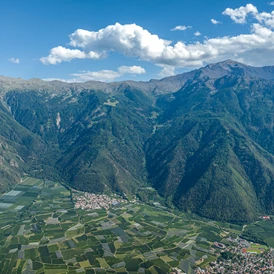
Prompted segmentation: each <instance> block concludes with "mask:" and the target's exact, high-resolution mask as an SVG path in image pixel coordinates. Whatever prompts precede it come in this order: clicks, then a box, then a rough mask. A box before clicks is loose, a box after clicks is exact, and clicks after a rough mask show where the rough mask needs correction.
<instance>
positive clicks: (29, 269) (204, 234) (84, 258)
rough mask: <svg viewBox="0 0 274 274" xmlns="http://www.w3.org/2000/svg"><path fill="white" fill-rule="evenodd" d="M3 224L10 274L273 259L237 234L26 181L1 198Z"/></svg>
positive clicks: (0, 252)
mask: <svg viewBox="0 0 274 274" xmlns="http://www.w3.org/2000/svg"><path fill="white" fill-rule="evenodd" d="M100 203H101V204H100ZM0 224H1V230H0V245H1V246H0V273H5V274H6V273H7V274H8V273H11V274H15V273H25V274H32V273H33V274H34V273H40V274H42V273H45V274H47V273H50V274H54V273H69V274H72V273H145V274H146V273H152V274H157V273H160V274H161V273H172V272H173V273H195V272H196V273H199V272H198V271H201V272H200V273H203V271H204V269H206V268H208V267H209V264H210V263H212V262H216V260H217V258H218V257H219V256H220V254H223V253H224V252H229V253H231V254H236V255H238V254H240V253H241V254H242V253H243V250H242V249H243V248H245V252H244V253H245V254H248V253H249V255H246V258H250V256H254V258H255V257H256V258H257V257H258V258H263V259H264V257H263V256H268V255H265V254H270V253H269V252H270V251H269V249H268V248H267V247H266V246H265V245H255V244H252V243H251V242H250V241H244V240H242V239H241V238H239V237H238V235H239V234H241V233H242V231H241V230H242V227H240V226H235V225H226V226H223V227H221V226H220V224H219V223H217V222H214V221H206V220H204V219H202V218H200V219H197V218H192V217H190V216H189V215H187V214H183V213H182V212H177V211H171V210H169V209H167V208H164V207H163V206H161V205H160V204H159V203H155V206H150V205H147V204H144V203H141V202H138V201H126V200H125V199H122V198H120V197H118V196H113V197H109V196H107V195H93V194H88V193H81V192H75V191H73V190H71V189H69V188H67V187H65V186H64V185H62V184H60V183H57V182H52V181H48V180H45V181H43V180H39V179H34V178H29V177H26V178H23V179H22V182H21V183H20V184H18V185H17V186H15V188H14V189H13V190H12V191H10V192H8V193H6V194H4V195H2V196H1V197H0ZM245 229H246V228H245ZM243 245H246V246H243ZM233 248H234V249H233ZM233 250H234V251H233ZM254 252H255V253H256V254H254V255H251V253H254ZM261 252H262V254H263V255H262V254H261ZM266 252H268V253H266ZM242 256H244V255H242ZM226 261H227V260H226ZM224 264H225V263H223V265H220V267H224ZM213 265H214V267H217V264H216V263H213ZM198 267H199V268H198ZM199 269H200V270H199ZM208 269H211V270H210V271H213V270H212V269H213V268H208ZM227 271H228V270H227ZM227 271H226V268H225V267H224V271H223V272H216V273H231V272H227ZM209 273H215V272H209ZM239 273H240V272H239ZM241 273H247V272H241ZM254 273H255V272H254ZM258 273H259V272H258Z"/></svg>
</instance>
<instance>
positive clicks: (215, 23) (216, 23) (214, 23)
mask: <svg viewBox="0 0 274 274" xmlns="http://www.w3.org/2000/svg"><path fill="white" fill-rule="evenodd" d="M210 21H211V23H212V24H213V25H219V24H221V22H220V21H217V20H216V19H213V18H212V19H210Z"/></svg>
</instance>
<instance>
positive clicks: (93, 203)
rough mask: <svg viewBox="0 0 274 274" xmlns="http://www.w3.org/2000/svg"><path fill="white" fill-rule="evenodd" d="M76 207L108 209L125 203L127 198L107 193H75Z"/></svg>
mask: <svg viewBox="0 0 274 274" xmlns="http://www.w3.org/2000/svg"><path fill="white" fill-rule="evenodd" d="M73 200H74V207H75V209H78V208H81V209H87V210H90V209H100V208H104V209H106V210H108V209H109V208H110V206H113V205H118V204H121V203H125V202H126V200H124V199H121V198H112V197H109V196H107V195H105V194H93V193H88V192H84V193H80V192H75V193H73Z"/></svg>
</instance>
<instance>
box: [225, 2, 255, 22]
mask: <svg viewBox="0 0 274 274" xmlns="http://www.w3.org/2000/svg"><path fill="white" fill-rule="evenodd" d="M257 13H258V9H257V7H255V6H253V5H252V4H247V5H246V6H245V7H244V6H242V7H239V8H236V9H231V8H227V9H226V10H225V11H224V12H223V15H228V16H229V17H230V18H231V19H232V20H233V21H234V22H235V23H237V24H243V23H246V17H247V15H248V14H257Z"/></svg>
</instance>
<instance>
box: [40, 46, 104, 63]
mask: <svg viewBox="0 0 274 274" xmlns="http://www.w3.org/2000/svg"><path fill="white" fill-rule="evenodd" d="M101 57H102V54H100V53H97V52H94V51H89V52H84V51H81V50H79V49H68V48H64V47H62V46H58V47H55V48H52V49H51V50H50V54H49V55H48V56H47V57H42V58H41V59H40V61H41V62H42V63H43V64H44V65H47V64H51V65H56V64H58V63H61V62H64V61H65V62H69V61H71V60H73V59H87V58H89V59H99V58H101Z"/></svg>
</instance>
